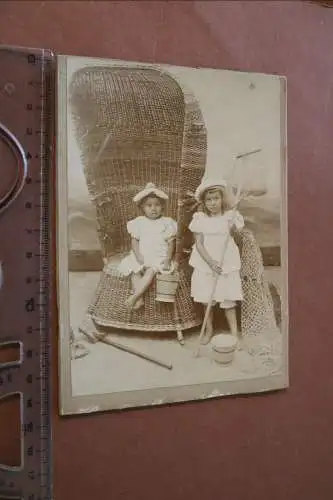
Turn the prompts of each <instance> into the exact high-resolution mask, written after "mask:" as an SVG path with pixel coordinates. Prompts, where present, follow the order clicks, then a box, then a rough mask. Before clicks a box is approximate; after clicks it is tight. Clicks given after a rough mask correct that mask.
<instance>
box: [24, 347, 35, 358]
mask: <svg viewBox="0 0 333 500" xmlns="http://www.w3.org/2000/svg"><path fill="white" fill-rule="evenodd" d="M25 355H26V357H27V358H28V359H31V358H32V356H33V351H32V350H31V349H28V350H27V352H26V353H25Z"/></svg>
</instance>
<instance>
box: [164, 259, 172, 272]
mask: <svg viewBox="0 0 333 500" xmlns="http://www.w3.org/2000/svg"><path fill="white" fill-rule="evenodd" d="M170 267H171V261H170V259H165V260H164V261H163V266H162V269H163V271H169V269H170Z"/></svg>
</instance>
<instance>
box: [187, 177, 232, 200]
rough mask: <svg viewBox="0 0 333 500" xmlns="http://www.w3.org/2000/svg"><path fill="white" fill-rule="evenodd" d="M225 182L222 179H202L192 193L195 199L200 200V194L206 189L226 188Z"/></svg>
mask: <svg viewBox="0 0 333 500" xmlns="http://www.w3.org/2000/svg"><path fill="white" fill-rule="evenodd" d="M226 187H227V182H226V181H225V180H224V179H204V180H202V181H201V184H200V185H199V186H198V187H197V189H196V190H195V193H194V197H195V199H196V200H197V201H198V202H200V201H202V195H203V194H204V192H205V191H206V190H207V189H212V188H226Z"/></svg>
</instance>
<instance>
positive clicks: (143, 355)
mask: <svg viewBox="0 0 333 500" xmlns="http://www.w3.org/2000/svg"><path fill="white" fill-rule="evenodd" d="M95 336H96V338H98V340H100V341H101V342H104V343H105V344H108V345H111V346H112V347H115V348H116V349H120V350H121V351H125V352H128V353H130V354H133V355H134V356H138V357H139V358H142V359H145V360H146V361H150V362H151V363H155V364H156V365H159V366H162V367H163V368H166V369H167V370H172V368H173V367H172V364H171V363H167V362H165V361H162V360H161V359H158V358H155V357H154V356H151V355H150V354H146V353H144V352H142V351H138V350H137V349H134V348H133V347H129V346H125V345H123V344H119V342H115V341H114V340H110V339H109V338H108V337H107V334H103V333H102V334H100V333H95Z"/></svg>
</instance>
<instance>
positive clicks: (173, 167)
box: [70, 67, 277, 334]
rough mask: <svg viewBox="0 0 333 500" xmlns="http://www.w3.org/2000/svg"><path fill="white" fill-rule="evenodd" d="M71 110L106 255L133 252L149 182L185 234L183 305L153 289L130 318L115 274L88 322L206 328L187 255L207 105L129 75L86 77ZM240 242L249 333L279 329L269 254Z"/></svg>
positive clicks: (163, 79)
mask: <svg viewBox="0 0 333 500" xmlns="http://www.w3.org/2000/svg"><path fill="white" fill-rule="evenodd" d="M70 102H71V109H72V116H73V120H74V124H75V129H76V136H77V140H78V143H79V145H80V148H81V152H82V161H83V165H84V173H85V176H86V180H87V185H88V189H89V193H90V197H91V201H92V203H93V204H94V206H95V207H96V212H97V221H98V225H99V236H100V241H101V245H102V253H103V256H104V257H107V258H110V257H111V256H116V255H118V256H119V254H122V253H124V252H127V251H129V249H130V239H129V236H128V234H127V231H126V223H127V221H128V220H130V219H132V218H134V217H135V216H137V215H138V212H137V210H136V208H135V205H134V204H133V201H132V198H133V196H134V195H135V194H136V193H137V192H138V191H139V190H141V189H142V188H143V187H144V185H145V184H146V183H147V182H155V183H156V184H157V185H158V187H160V188H161V189H163V190H164V191H165V192H167V193H168V195H169V201H168V203H167V206H166V212H165V214H166V215H168V216H170V217H173V218H174V219H176V220H177V222H178V225H179V231H178V235H177V245H176V256H177V260H178V262H179V263H180V268H179V280H180V281H179V286H178V290H177V294H176V300H175V303H174V304H172V303H171V304H166V303H158V302H156V300H155V298H156V283H153V285H152V286H151V287H150V289H149V290H148V291H147V293H146V294H145V297H144V301H145V304H144V308H142V309H140V310H138V311H132V312H129V311H128V309H127V308H126V307H125V301H126V299H127V298H128V296H129V294H130V292H131V284H130V280H129V278H127V277H122V276H120V275H119V273H118V271H117V268H116V266H115V267H114V269H113V270H112V271H111V272H110V271H109V272H108V273H105V272H103V273H102V275H101V278H100V282H99V284H98V286H97V290H96V293H95V295H94V297H93V299H92V302H91V305H90V307H89V310H88V313H89V315H90V316H91V317H92V318H93V319H94V321H95V322H96V324H97V325H100V326H104V327H116V328H123V329H128V330H142V331H150V332H159V331H168V330H184V329H187V328H191V327H194V326H198V325H200V324H201V322H202V310H201V309H200V308H198V306H196V305H195V304H194V303H193V301H192V299H191V297H190V277H191V269H190V268H189V266H188V254H187V255H186V254H185V253H184V252H183V249H184V248H186V249H189V248H190V247H191V245H192V243H193V240H192V235H191V233H190V232H189V230H188V224H189V221H190V220H191V217H192V213H191V210H189V209H188V204H187V203H186V199H187V198H188V192H193V191H195V189H196V187H197V186H198V185H199V183H200V181H201V178H202V176H203V174H204V170H205V163H206V140H207V138H206V128H205V124H204V121H203V117H202V114H201V111H200V108H199V105H198V102H197V101H196V99H195V97H194V96H193V95H192V93H191V92H190V91H189V90H187V89H185V88H184V87H183V86H180V84H179V83H178V82H176V81H175V79H174V78H172V77H171V76H170V75H169V74H167V73H166V72H165V71H159V70H158V69H151V68H128V67H102V68H101V67H98V68H96V67H95V68H93V67H89V68H85V69H81V70H79V71H77V72H76V73H75V74H74V76H73V79H72V83H71V87H70ZM236 242H237V244H238V245H239V248H240V252H241V259H242V271H241V276H242V284H243V293H244V301H243V303H242V305H241V329H242V332H243V334H254V333H255V334H261V333H263V332H264V331H266V330H267V329H269V330H275V329H277V326H276V320H275V315H274V308H273V302H272V297H271V294H270V290H269V285H268V283H266V282H265V280H264V267H263V261H262V256H261V251H260V248H259V247H258V245H257V243H256V241H255V238H254V236H253V234H252V233H251V232H250V231H249V230H244V231H242V232H241V233H240V234H238V236H237V238H236Z"/></svg>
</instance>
